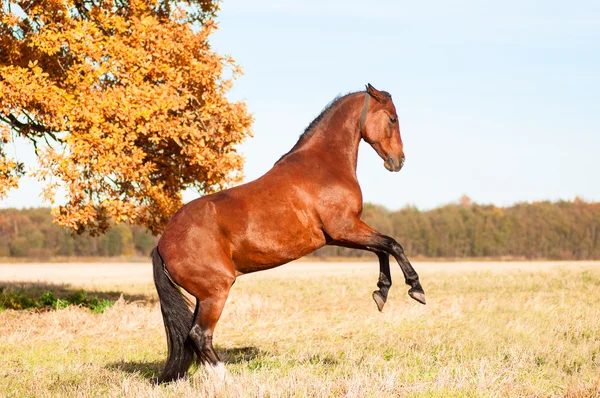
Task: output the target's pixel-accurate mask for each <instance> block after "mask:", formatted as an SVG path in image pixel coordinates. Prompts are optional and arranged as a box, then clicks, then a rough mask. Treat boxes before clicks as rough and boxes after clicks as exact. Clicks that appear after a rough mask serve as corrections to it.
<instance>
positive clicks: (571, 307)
mask: <svg viewBox="0 0 600 398" xmlns="http://www.w3.org/2000/svg"><path fill="white" fill-rule="evenodd" d="M414 265H415V268H416V269H417V271H418V272H419V273H420V275H421V281H422V284H423V287H424V289H425V292H426V295H427V305H426V306H423V305H420V304H418V303H416V302H415V301H413V300H411V299H410V298H409V297H408V295H407V290H408V287H407V286H406V285H404V283H403V280H402V277H401V274H400V272H399V269H398V268H397V267H395V268H394V272H393V278H394V285H393V286H392V290H391V292H390V296H389V299H388V303H387V304H386V307H385V308H384V311H383V313H380V312H378V311H377V307H376V305H375V303H374V302H373V301H372V299H371V292H372V291H373V290H375V288H376V282H377V275H378V272H379V271H378V266H377V264H376V263H375V262H361V263H316V262H296V263H293V264H290V265H286V266H283V267H280V268H278V269H275V270H271V271H265V272H261V273H256V274H253V275H246V276H242V277H240V278H238V280H237V282H236V283H235V285H234V287H233V289H232V292H231V296H230V298H229V300H228V303H227V305H226V308H225V311H224V313H223V316H222V318H221V321H220V322H219V324H218V326H217V330H216V334H215V346H216V349H217V351H218V352H219V353H220V355H221V357H222V359H223V360H224V361H225V362H226V365H227V368H228V370H229V371H230V373H231V376H230V381H229V383H222V382H220V381H219V380H215V379H214V378H212V377H211V376H210V375H209V374H208V373H207V372H206V371H205V370H204V369H203V368H198V369H193V370H192V372H191V376H190V378H189V379H186V380H181V381H179V382H176V383H172V384H169V385H162V386H156V385H154V384H153V383H152V378H153V377H155V376H157V375H158V373H159V372H160V369H161V367H162V366H163V363H164V360H165V357H166V342H165V335H164V330H163V326H162V319H161V316H160V309H159V307H158V304H157V299H156V292H155V290H154V286H153V284H152V280H151V266H150V262H149V261H148V263H146V264H143V263H142V264H140V263H137V264H114V263H112V264H3V265H0V286H5V287H8V288H10V289H13V290H19V289H22V290H23V291H24V292H29V294H32V295H36V294H38V295H39V294H40V292H43V291H46V290H52V291H54V292H56V294H57V295H61V294H62V295H65V294H68V293H69V292H71V291H76V290H78V289H85V290H86V291H87V292H88V294H95V295H98V296H100V297H102V298H108V299H118V298H119V297H121V298H120V299H118V301H117V302H116V304H115V305H114V306H112V307H110V308H108V309H107V310H106V311H105V312H104V313H101V314H98V313H94V312H92V311H91V310H90V309H88V308H79V307H74V306H70V307H68V308H66V309H60V310H53V311H22V310H21V311H16V310H4V311H2V312H0V363H1V364H2V366H0V391H2V394H6V395H7V396H69V397H70V396H99V395H101V396H140V397H141V396H143V397H147V396H155V397H162V396H190V397H191V396H194V397H198V396H224V397H229V396H244V397H246V396H248V397H257V396H260V397H267V396H269V397H270V396H276V397H279V396H290V397H296V396H318V397H321V396H322V397H330V396H348V397H370V396H372V397H375V396H377V397H382V396H411V397H412V396H439V397H446V396H572V397H579V396H581V397H583V396H600V263H594V262H582V263H576V262H571V263H569V262H566V263H549V262H535V263H527V262H519V263H514V262H511V263H499V262H485V263H477V262H466V263H459V262H453V263H425V262H420V263H419V262H417V263H415V264H414ZM121 294H122V296H121ZM0 395H1V394H0Z"/></svg>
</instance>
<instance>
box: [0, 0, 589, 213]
mask: <svg viewBox="0 0 600 398" xmlns="http://www.w3.org/2000/svg"><path fill="white" fill-rule="evenodd" d="M367 4H368V5H367ZM218 21H219V24H220V25H219V26H220V29H219V31H218V32H217V33H216V34H215V35H214V36H213V38H212V45H213V47H214V48H215V49H216V50H218V51H219V52H222V53H226V54H230V55H232V56H233V57H234V59H236V61H237V62H238V63H239V64H240V65H241V66H242V67H243V69H244V72H245V75H244V76H242V77H240V78H239V79H238V80H237V82H236V84H235V87H234V89H233V90H232V92H231V94H230V97H231V98H232V99H241V100H244V101H246V103H247V104H248V107H249V109H250V111H251V112H252V113H253V114H254V117H255V124H254V138H251V139H249V140H248V141H247V142H246V143H245V144H243V145H242V147H241V150H242V151H243V152H244V154H245V155H246V159H247V161H246V168H245V173H246V176H247V180H252V179H254V178H257V177H259V176H260V175H262V174H263V173H265V172H266V171H267V170H269V168H270V167H271V166H272V165H273V163H274V162H275V161H276V160H277V159H278V158H279V157H280V156H281V155H282V154H284V153H285V152H287V151H288V150H289V149H290V148H291V147H292V146H293V145H294V143H295V142H296V141H297V139H298V136H299V135H300V134H301V133H302V131H303V130H304V128H305V127H306V126H307V125H308V124H309V123H310V121H311V120H312V119H313V118H314V117H316V116H317V115H318V114H319V113H320V111H321V110H322V108H323V107H324V106H325V105H326V104H327V103H328V102H329V101H330V100H331V99H333V98H334V97H335V96H336V95H338V94H340V93H346V92H349V91H356V90H360V89H363V87H364V85H365V84H366V83H371V84H373V85H374V86H375V87H377V88H379V89H383V90H387V91H389V92H390V93H391V94H392V96H393V99H394V102H395V104H396V107H397V109H398V114H399V120H400V126H401V131H402V138H403V141H404V145H405V152H406V158H407V160H406V165H405V167H404V169H403V170H402V171H401V172H400V173H390V172H388V171H387V170H385V169H384V167H383V164H382V161H381V160H380V159H379V158H378V156H377V155H376V154H375V152H374V151H373V150H372V149H371V148H370V147H369V146H368V145H367V144H364V143H363V144H362V146H361V150H360V156H359V167H358V176H359V181H360V183H361V185H362V188H363V195H364V199H365V201H370V202H375V203H379V204H383V205H385V206H387V207H389V208H391V209H397V208H401V207H403V206H405V205H407V204H411V205H416V206H418V207H419V208H423V209H427V208H432V207H435V206H438V205H440V204H444V203H448V202H452V201H455V200H457V199H458V198H459V197H460V196H461V195H463V194H466V195H468V196H470V197H471V198H472V199H473V200H475V201H476V202H480V203H494V204H497V205H510V204H512V203H515V202H520V201H533V200H545V199H550V200H557V199H573V198H574V197H575V196H580V197H583V198H584V199H586V200H595V201H598V200H600V183H598V180H599V179H600V178H599V176H598V175H599V174H600V160H599V159H598V152H599V151H600V72H599V71H600V2H597V1H571V2H558V1H528V0H522V1H513V0H505V1H493V2H482V1H441V0H436V1H420V2H408V1H381V0H380V1H373V2H370V3H366V2H364V1H360V2H359V1H339V0H334V1H331V0H321V1H314V0H310V1H302V2H297V1H281V0H280V1H266V0H262V1H243V0H225V1H223V2H222V4H221V12H220V13H219V16H218ZM14 149H15V150H16V151H17V153H18V155H19V157H21V158H22V159H24V160H26V161H27V162H30V163H31V162H32V161H33V160H34V157H33V156H31V155H29V154H28V151H29V150H28V149H27V148H26V147H25V146H23V145H21V144H18V145H16V146H15V147H14ZM21 185H22V186H21V188H20V189H19V190H17V191H13V193H11V195H9V197H8V198H7V199H5V200H3V201H2V205H1V206H2V207H7V206H18V207H21V206H39V205H42V203H41V199H40V198H39V196H38V193H39V187H38V186H37V183H35V182H33V181H31V180H24V181H23V183H22V184H21ZM195 195H196V194H195V193H190V194H187V195H186V198H188V199H191V198H193V197H194V196H195Z"/></svg>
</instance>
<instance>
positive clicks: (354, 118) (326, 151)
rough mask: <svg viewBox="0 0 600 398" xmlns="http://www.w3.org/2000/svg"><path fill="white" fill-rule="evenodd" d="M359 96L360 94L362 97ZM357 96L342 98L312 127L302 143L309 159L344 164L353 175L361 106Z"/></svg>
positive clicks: (358, 142) (337, 164)
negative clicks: (311, 130) (325, 116)
mask: <svg viewBox="0 0 600 398" xmlns="http://www.w3.org/2000/svg"><path fill="white" fill-rule="evenodd" d="M361 98H362V96H361ZM358 102H359V101H358V100H357V98H356V95H352V96H349V97H347V98H344V99H343V100H342V101H341V103H340V104H336V105H334V106H335V108H334V109H331V110H330V113H329V115H328V116H327V118H326V120H323V121H322V122H321V123H319V125H317V126H315V128H314V129H315V130H314V131H313V132H312V133H311V134H310V136H308V137H307V138H306V139H305V140H304V142H302V143H301V145H300V147H299V148H298V149H302V152H303V155H304V156H307V157H311V156H312V157H313V159H311V162H313V163H314V162H320V161H323V162H326V163H330V164H335V165H336V166H340V165H341V166H345V168H347V169H348V170H349V171H352V173H354V174H356V165H357V161H358V145H359V144H360V138H361V135H360V131H359V128H358V121H359V117H360V105H359V104H358Z"/></svg>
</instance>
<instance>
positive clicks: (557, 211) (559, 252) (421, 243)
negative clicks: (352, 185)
mask: <svg viewBox="0 0 600 398" xmlns="http://www.w3.org/2000/svg"><path fill="white" fill-rule="evenodd" d="M362 218H363V220H364V221H365V222H366V223H367V224H369V225H370V226H372V227H373V228H375V229H376V230H378V231H380V232H381V233H383V234H386V235H390V236H393V237H394V238H396V239H397V240H398V242H400V243H401V244H402V245H403V247H404V250H405V251H406V253H407V254H408V255H409V256H413V257H414V256H422V257H444V258H465V257H493V258H498V257H507V258H524V259H562V260H569V259H577V260H583V259H600V203H588V202H585V201H583V200H580V199H575V200H574V201H560V202H554V203H552V202H535V203H520V204H516V205H514V206H511V207H496V206H492V205H479V204H475V203H471V201H470V200H469V199H468V198H467V197H463V198H462V199H461V200H460V201H459V203H456V204H448V205H445V206H442V207H438V208H436V209H433V210H428V211H420V210H418V209H417V208H416V207H406V208H404V209H402V210H398V211H389V210H387V209H385V208H384V207H382V206H377V205H373V204H369V203H367V204H365V207H364V211H363V217H362ZM156 241H157V238H156V237H154V236H152V235H151V234H150V233H148V232H147V231H145V230H144V229H143V228H142V227H137V226H130V225H125V224H121V225H117V226H115V227H114V228H113V229H111V230H110V231H109V232H108V233H107V234H105V235H103V236H98V237H91V236H88V235H77V236H75V237H73V236H71V234H70V233H69V232H67V231H64V230H63V229H61V228H60V227H58V226H56V225H54V224H52V216H51V214H50V209H47V208H36V209H23V210H16V209H3V210H0V257H35V258H51V257H57V256H101V257H112V256H133V255H143V256H147V255H148V254H149V252H150V250H151V249H152V248H153V247H154V245H155V244H156ZM315 255H317V256H328V257H329V256H340V257H346V256H352V257H357V256H373V254H370V253H368V252H364V251H360V250H354V249H346V248H340V247H333V246H326V247H324V248H322V249H320V250H318V251H317V252H316V253H315Z"/></svg>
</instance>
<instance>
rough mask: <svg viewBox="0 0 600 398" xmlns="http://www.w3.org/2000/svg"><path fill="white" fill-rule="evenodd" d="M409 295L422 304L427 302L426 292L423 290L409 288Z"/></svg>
mask: <svg viewBox="0 0 600 398" xmlns="http://www.w3.org/2000/svg"><path fill="white" fill-rule="evenodd" d="M408 295H409V296H410V297H412V298H413V299H415V300H417V301H418V302H419V303H421V304H426V302H425V293H424V292H423V291H417V290H412V289H411V290H409V291H408Z"/></svg>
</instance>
